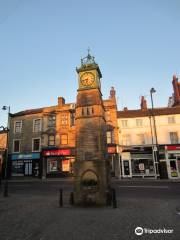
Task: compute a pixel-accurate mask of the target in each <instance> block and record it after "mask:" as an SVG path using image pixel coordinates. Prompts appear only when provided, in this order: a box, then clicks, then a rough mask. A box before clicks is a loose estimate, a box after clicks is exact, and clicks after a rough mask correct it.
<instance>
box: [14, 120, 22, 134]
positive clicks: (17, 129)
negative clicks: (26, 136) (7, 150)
mask: <svg viewBox="0 0 180 240" xmlns="http://www.w3.org/2000/svg"><path fill="white" fill-rule="evenodd" d="M21 129H22V121H16V122H15V123H14V133H21Z"/></svg>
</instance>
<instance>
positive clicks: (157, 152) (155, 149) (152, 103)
mask: <svg viewBox="0 0 180 240" xmlns="http://www.w3.org/2000/svg"><path fill="white" fill-rule="evenodd" d="M155 92H156V90H155V89H154V88H151V89H150V95H151V107H152V111H151V114H152V118H153V127H154V135H155V148H153V154H154V153H155V154H154V156H155V167H156V173H157V174H158V175H159V147H158V139H157V131H156V119H155V116H154V102H153V94H154V93H155ZM152 139H153V138H152Z"/></svg>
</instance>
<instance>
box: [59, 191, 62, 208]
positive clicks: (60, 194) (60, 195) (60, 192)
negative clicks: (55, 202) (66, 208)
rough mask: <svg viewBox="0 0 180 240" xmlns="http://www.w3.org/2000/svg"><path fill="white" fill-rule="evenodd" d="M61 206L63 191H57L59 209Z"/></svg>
mask: <svg viewBox="0 0 180 240" xmlns="http://www.w3.org/2000/svg"><path fill="white" fill-rule="evenodd" d="M62 206H63V190H62V189H60V190H59V207H62Z"/></svg>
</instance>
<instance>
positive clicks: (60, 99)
mask: <svg viewBox="0 0 180 240" xmlns="http://www.w3.org/2000/svg"><path fill="white" fill-rule="evenodd" d="M64 104H65V99H64V98H63V97H58V106H60V107H62V105H64Z"/></svg>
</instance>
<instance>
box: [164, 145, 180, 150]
mask: <svg viewBox="0 0 180 240" xmlns="http://www.w3.org/2000/svg"><path fill="white" fill-rule="evenodd" d="M166 150H168V151H176V150H179V151H180V145H179V146H166Z"/></svg>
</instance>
